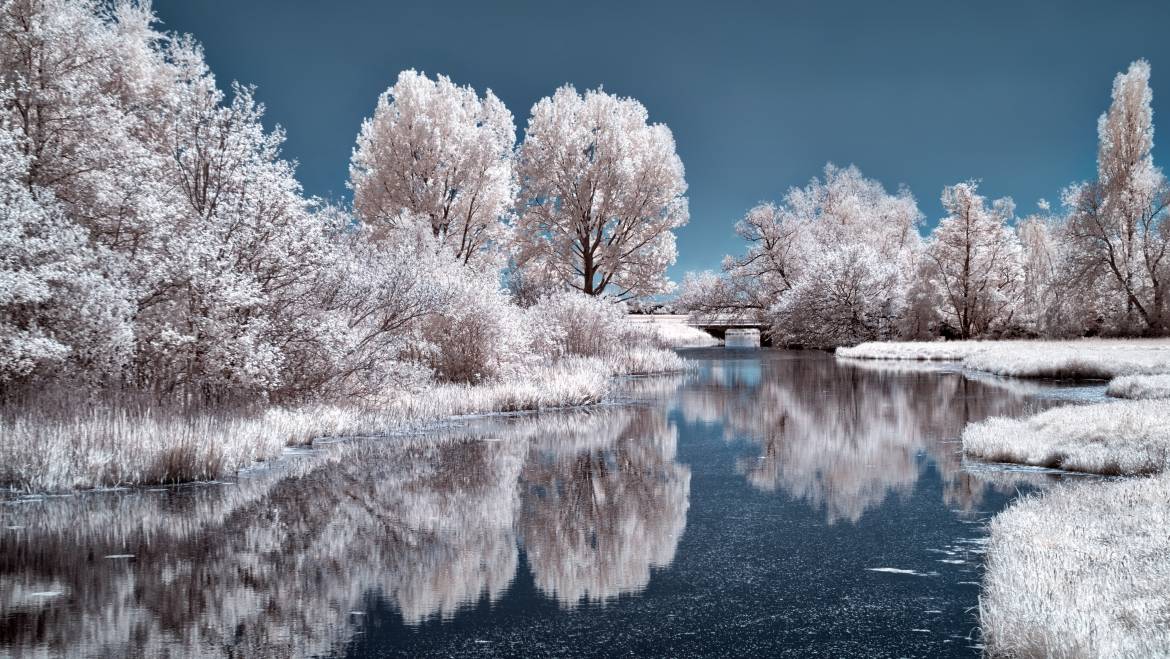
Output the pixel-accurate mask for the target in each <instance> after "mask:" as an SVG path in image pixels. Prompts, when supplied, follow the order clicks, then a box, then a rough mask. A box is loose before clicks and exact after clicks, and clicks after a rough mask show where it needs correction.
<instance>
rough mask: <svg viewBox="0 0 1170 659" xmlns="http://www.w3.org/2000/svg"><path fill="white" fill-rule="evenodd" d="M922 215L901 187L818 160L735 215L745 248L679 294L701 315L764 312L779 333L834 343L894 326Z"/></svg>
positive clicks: (789, 338) (886, 333) (794, 339)
mask: <svg viewBox="0 0 1170 659" xmlns="http://www.w3.org/2000/svg"><path fill="white" fill-rule="evenodd" d="M921 220H922V214H921V213H920V212H919V211H918V206H917V204H916V203H915V201H914V197H913V196H911V194H910V192H909V191H908V190H906V189H904V188H903V189H901V190H899V191H898V193H897V194H889V193H888V192H886V190H885V188H884V187H883V186H882V185H881V183H879V182H877V181H874V180H872V179H867V178H865V177H864V176H862V174H861V171H860V170H858V169H857V168H856V167H852V166H851V167H847V168H840V167H836V166H834V165H832V164H829V165H826V166H825V171H824V179H823V180H822V179H819V178H814V179H813V180H812V181H810V182H809V184H808V185H807V186H805V187H803V188H792V189H790V190H789V191H788V193H787V194H786V195H785V197H784V200H783V203H781V204H773V203H765V204H760V205H759V206H756V207H755V208H752V209H751V210H749V211H748V212H747V214H746V215H745V216H744V218H743V219H742V220H740V221H739V223H738V224H736V233H737V234H739V236H740V237H741V238H743V239H744V240H745V241H746V242H747V243H748V249H747V251H746V253H745V254H743V255H742V256H738V257H728V258H727V259H725V260H724V264H723V270H724V277H722V278H720V277H716V276H714V275H711V274H704V275H698V276H691V277H688V279H687V281H686V284H685V286H684V290H683V293H682V296H681V298H680V299H681V303H682V304H683V305H684V306H686V307H687V308H689V309H691V310H693V311H696V312H700V313H706V314H717V315H733V316H737V317H748V318H750V317H753V316H754V317H755V318H756V319H759V318H762V317H764V316H768V317H770V318H771V320H772V325H773V328H772V329H773V333H774V338H775V339H777V340H778V341H780V342H786V343H800V344H805V345H812V346H836V345H841V344H845V343H857V342H859V341H864V340H872V339H878V338H886V337H890V336H892V335H893V333H894V331H895V330H896V328H895V321H896V320H897V318H898V317H899V316H900V314H901V313H902V311H903V309H904V307H905V290H906V287H907V285H908V282H909V281H910V279H911V277H912V275H913V272H914V268H915V266H916V263H917V258H918V253H919V250H920V245H921V238H920V236H919V235H918V225H919V223H920V222H921Z"/></svg>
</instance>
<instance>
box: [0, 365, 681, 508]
mask: <svg viewBox="0 0 1170 659" xmlns="http://www.w3.org/2000/svg"><path fill="white" fill-rule="evenodd" d="M686 368H687V364H686V362H685V360H683V359H682V358H681V357H679V355H678V354H677V353H675V352H674V351H672V350H666V349H661V348H651V347H638V348H635V349H630V350H624V351H618V352H615V354H612V355H607V356H605V357H573V358H565V359H561V360H559V361H557V362H554V363H552V364H549V365H542V366H538V367H534V368H532V369H530V370H529V371H528V372H526V373H523V374H520V375H517V376H514V377H512V378H509V379H507V380H501V381H494V382H488V383H483V384H476V385H454V384H450V385H435V386H432V387H429V388H427V389H424V390H422V391H418V392H412V393H404V394H400V395H398V396H395V397H393V398H388V399H387V400H385V401H381V402H380V403H378V404H368V403H367V404H362V405H358V404H352V405H344V404H341V405H339V404H319V405H309V406H303V407H297V408H284V407H273V408H268V409H265V410H263V411H261V412H258V413H255V414H251V415H242V414H225V413H208V414H199V415H177V414H173V413H167V412H164V411H162V410H159V409H150V408H146V409H142V410H137V411H131V410H128V409H119V408H112V407H105V408H102V407H97V408H93V407H91V408H89V409H85V410H83V411H77V412H74V413H69V414H59V413H58V414H48V413H42V412H38V411H37V410H35V409H26V410H16V411H14V412H12V413H6V414H5V415H4V416H3V418H0V487H4V488H6V489H10V490H14V491H24V492H69V491H76V490H83V489H91V488H103V487H122V486H147V485H158V484H174V483H182V482H191V481H209V480H217V479H221V478H224V477H228V476H231V475H234V474H235V473H237V472H239V471H240V470H241V469H244V468H247V467H250V466H252V465H255V464H257V463H261V462H264V461H268V460H272V459H274V458H277V457H279V456H280V455H281V454H282V453H283V452H284V451H285V449H286V448H287V447H290V446H298V445H306V444H311V443H312V442H313V441H314V440H318V439H324V438H334V437H353V436H362V435H367V436H368V435H388V434H396V433H402V432H411V431H420V430H424V429H426V428H428V427H434V426H436V425H438V424H441V423H442V422H444V421H446V420H451V419H455V418H459V417H468V416H473V415H487V414H496V413H517V412H536V411H541V410H552V409H561V408H570V407H581V406H590V405H596V404H599V403H602V402H603V401H604V400H605V398H606V396H608V395H609V393H610V390H611V385H612V381H613V378H615V377H621V376H634V375H653V374H669V373H678V372H682V371H684V370H686Z"/></svg>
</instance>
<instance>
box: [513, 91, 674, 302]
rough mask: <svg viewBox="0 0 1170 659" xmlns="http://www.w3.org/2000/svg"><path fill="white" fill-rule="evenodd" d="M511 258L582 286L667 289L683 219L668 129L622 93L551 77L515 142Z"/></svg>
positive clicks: (628, 292)
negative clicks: (580, 89)
mask: <svg viewBox="0 0 1170 659" xmlns="http://www.w3.org/2000/svg"><path fill="white" fill-rule="evenodd" d="M519 172H520V180H521V184H522V194H521V205H520V217H519V220H518V224H517V232H516V236H515V241H516V260H517V263H518V265H519V266H520V267H521V268H522V269H526V270H529V271H533V272H541V273H549V274H550V275H551V276H552V277H555V279H556V281H557V282H558V283H561V284H562V285H569V286H572V287H573V288H575V289H577V290H580V291H582V292H584V293H587V294H590V295H600V294H603V293H607V294H611V295H613V296H614V297H617V298H619V299H630V298H637V297H643V296H648V295H654V294H658V293H665V292H669V291H670V290H671V288H672V284H671V283H670V282H669V280H668V279H667V278H666V268H667V267H669V266H670V265H671V264H673V263H674V261H675V258H676V250H675V236H674V230H675V229H678V228H679V227H681V226H683V225H685V224H686V222H687V219H688V211H687V200H686V197H685V196H683V195H684V193H685V192H686V187H687V186H686V181H685V180H684V178H683V165H682V161H681V160H680V159H679V157H678V154H677V153H676V151H675V144H674V137H673V136H672V135H671V133H670V129H668V128H667V127H666V126H664V125H662V124H651V123H649V122H648V117H647V113H646V108H645V107H643V106H642V104H641V103H639V102H638V101H636V100H634V99H632V98H621V97H618V96H613V95H611V94H607V93H605V92H603V91H600V90H597V91H594V90H590V91H586V92H585V94H584V95H581V94H578V93H577V91H576V90H575V89H574V88H573V87H571V86H564V87H561V88H560V89H558V90H557V91H556V93H555V94H553V96H552V97H546V98H543V99H541V100H540V101H538V102H537V103H536V105H534V106H533V108H532V115H531V117H530V118H529V120H528V129H527V131H526V132H525V136H524V143H523V144H522V145H521V147H520V155H519Z"/></svg>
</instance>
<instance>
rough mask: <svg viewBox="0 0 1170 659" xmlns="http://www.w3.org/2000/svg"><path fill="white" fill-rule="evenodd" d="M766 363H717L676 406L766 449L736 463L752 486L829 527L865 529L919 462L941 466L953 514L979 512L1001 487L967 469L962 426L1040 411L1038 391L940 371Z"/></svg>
mask: <svg viewBox="0 0 1170 659" xmlns="http://www.w3.org/2000/svg"><path fill="white" fill-rule="evenodd" d="M761 359H763V360H766V362H765V364H764V366H761V361H760V360H756V359H752V360H726V361H716V362H714V363H713V364H711V365H710V367H709V368H708V369H706V371H705V372H704V373H703V374H702V376H701V377H700V378H698V381H697V382H695V383H693V384H692V385H690V386H687V387H685V388H683V389H682V390H681V391H680V392H679V394H678V398H677V405H678V407H679V409H680V411H681V413H682V415H683V417H684V418H685V419H686V420H687V421H688V422H692V423H695V422H703V423H720V424H722V427H723V432H724V436H725V438H726V439H727V440H728V441H739V440H744V441H747V442H750V443H751V444H753V445H755V446H756V447H757V448H758V453H757V454H756V455H753V456H749V457H745V458H741V459H740V460H739V463H738V465H737V466H738V469H739V471H740V473H742V474H743V475H744V477H745V478H746V479H747V481H748V482H749V483H750V484H751V485H752V487H754V488H755V489H757V490H759V491H763V492H774V491H777V490H781V491H783V492H785V493H787V494H789V495H790V496H792V497H795V498H798V499H802V500H805V501H808V502H809V503H810V504H811V505H812V506H814V507H815V508H817V509H820V510H824V512H825V516H826V519H827V521H828V522H829V523H830V524H831V523H835V522H837V521H841V520H845V521H848V522H853V523H856V522H857V521H858V520H859V519H860V518H861V516H862V515H863V514H864V513H865V512H866V511H867V510H871V509H873V508H876V507H877V506H879V505H880V504H881V503H882V502H883V501H885V499H886V498H887V497H888V496H889V495H890V494H891V493H894V494H908V493H909V492H911V491H912V490H913V489H914V486H915V484H916V483H917V481H918V478H919V474H920V472H921V469H920V466H919V463H918V455H919V454H920V453H925V454H926V455H929V456H930V458H931V459H932V460H933V462H934V464H936V465H937V467H938V470H939V473H940V475H941V476H942V478H943V479H944V488H943V492H944V499H945V500H946V502H947V504H948V505H951V506H955V507H958V508H960V509H962V510H968V511H969V510H973V509H975V508H977V507H978V506H979V503H980V501H981V500H982V499H983V496H984V494H985V492H986V490H987V488H988V487H989V486H992V485H993V484H992V483H989V482H988V481H985V480H982V479H980V478H979V477H978V476H976V475H973V474H971V473H968V472H966V471H964V470H963V468H962V453H961V450H960V444H959V443H958V438H959V435H960V434H961V432H962V430H963V427H964V426H965V425H966V424H967V423H968V422H970V421H977V420H979V419H983V418H986V417H988V416H995V415H1006V416H1015V415H1019V414H1023V413H1025V412H1027V411H1029V410H1034V409H1036V407H1037V406H1038V405H1041V404H1042V403H1038V402H1037V401H1036V400H1035V399H1034V398H1032V397H1030V394H1035V393H1036V390H1035V388H1036V387H1040V385H1031V386H1030V388H1029V389H1027V390H1026V391H1025V390H1019V391H1017V390H1014V389H1012V388H1010V387H1009V388H997V385H998V384H999V383H997V382H993V381H986V380H972V379H970V378H968V377H966V376H965V375H964V374H962V373H960V372H957V371H951V372H945V371H944V372H940V368H939V367H938V366H937V365H922V366H920V365H914V364H897V363H894V364H889V363H881V362H851V361H841V362H838V361H836V360H835V359H834V358H833V357H832V356H831V355H828V354H824V353H813V354H812V355H809V354H803V355H802V354H800V353H770V354H769V353H764V356H763V357H762V358H761ZM994 486H995V487H998V488H1001V489H1002V488H1004V487H1010V483H1005V482H1004V480H1003V479H1000V480H999V481H997V482H996V483H995V484H994Z"/></svg>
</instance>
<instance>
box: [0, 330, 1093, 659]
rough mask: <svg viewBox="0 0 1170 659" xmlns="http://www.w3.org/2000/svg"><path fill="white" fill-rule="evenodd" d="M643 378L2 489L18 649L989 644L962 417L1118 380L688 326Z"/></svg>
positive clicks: (994, 504) (978, 489)
mask: <svg viewBox="0 0 1170 659" xmlns="http://www.w3.org/2000/svg"><path fill="white" fill-rule="evenodd" d="M688 357H689V358H691V359H693V360H694V361H695V362H696V364H697V366H698V371H697V372H696V373H695V374H694V375H691V376H688V377H685V378H682V377H680V378H651V379H641V380H633V381H629V382H627V383H626V384H625V389H624V393H623V395H624V397H625V398H628V399H629V401H630V402H629V403H628V404H622V405H608V406H604V407H602V408H599V409H594V410H591V411H578V412H569V413H558V414H545V415H539V416H527V417H512V418H501V417H497V418H492V419H483V420H478V421H475V422H471V423H469V424H467V425H466V426H464V427H460V428H455V429H449V430H445V431H443V432H441V433H436V434H432V435H428V436H426V437H419V438H390V439H379V440H359V441H352V442H344V443H335V444H330V445H327V446H324V447H321V448H320V449H319V450H315V451H310V452H306V454H304V455H296V456H292V457H290V458H289V459H287V460H282V461H280V462H279V463H277V464H276V465H274V466H272V467H269V468H265V469H262V470H256V471H254V472H252V473H249V474H246V475H245V476H243V477H241V478H239V479H238V480H237V481H236V482H232V483H217V484H203V485H191V486H184V487H176V488H165V489H157V490H134V491H123V492H105V493H94V494H85V495H78V496H69V497H42V498H35V497H23V498H12V497H10V498H8V499H6V500H3V501H0V503H2V504H3V505H0V655H16V656H20V655H25V654H38V655H41V654H50V655H68V656H127V655H129V656H149V657H154V656H167V655H170V656H188V655H220V654H226V655H234V656H249V657H250V656H272V655H275V656H290V655H291V656H358V657H360V656H391V655H401V656H423V655H444V656H487V655H492V656H495V655H508V656H515V655H554V656H565V655H606V656H612V655H619V654H632V655H639V656H646V655H656V656H696V655H745V654H751V655H772V656H775V655H785V654H790V655H798V656H815V655H820V656H826V657H841V656H851V655H854V656H855V655H864V656H932V657H933V656H974V655H978V654H979V632H978V615H977V611H976V608H975V607H976V606H977V598H978V593H979V581H980V578H981V570H982V568H981V563H982V550H983V546H984V542H985V538H986V530H985V524H986V522H987V520H988V519H989V518H990V517H991V516H992V515H994V514H995V513H996V512H997V511H999V510H1001V509H1002V508H1003V507H1004V506H1005V505H1006V504H1007V503H1009V502H1010V500H1011V499H1012V498H1013V497H1015V496H1018V492H1027V491H1029V490H1030V489H1034V488H1037V487H1044V486H1045V485H1046V484H1047V483H1049V482H1051V478H1052V477H1050V476H1044V475H1037V474H1034V473H1026V472H1020V471H1005V470H1002V469H996V468H989V467H987V466H981V465H967V466H964V464H963V461H962V459H961V455H960V452H959V444H958V443H957V439H958V436H959V433H960V432H961V430H962V428H963V426H964V425H965V424H966V423H967V422H969V421H973V420H978V419H982V418H984V417H987V416H991V415H1021V414H1026V413H1032V412H1035V411H1036V410H1039V409H1042V408H1045V407H1049V406H1052V405H1055V404H1061V403H1067V402H1068V401H1069V400H1070V399H1072V400H1076V399H1084V398H1092V397H1098V396H1100V395H1101V391H1102V389H1103V388H1102V387H1080V388H1071V387H1062V386H1059V385H1055V384H1037V383H1025V382H1013V381H1009V380H999V379H994V378H973V377H971V376H969V375H965V374H963V373H960V372H956V371H953V370H952V371H947V370H945V369H942V370H940V368H939V367H920V366H916V365H910V366H903V367H900V368H894V369H892V370H891V369H889V368H888V367H881V366H880V365H875V364H864V363H860V364H856V363H844V362H838V361H836V360H834V358H833V357H832V356H830V355H827V354H824V353H802V352H787V351H751V352H734V351H724V350H704V351H695V352H689V353H688Z"/></svg>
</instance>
